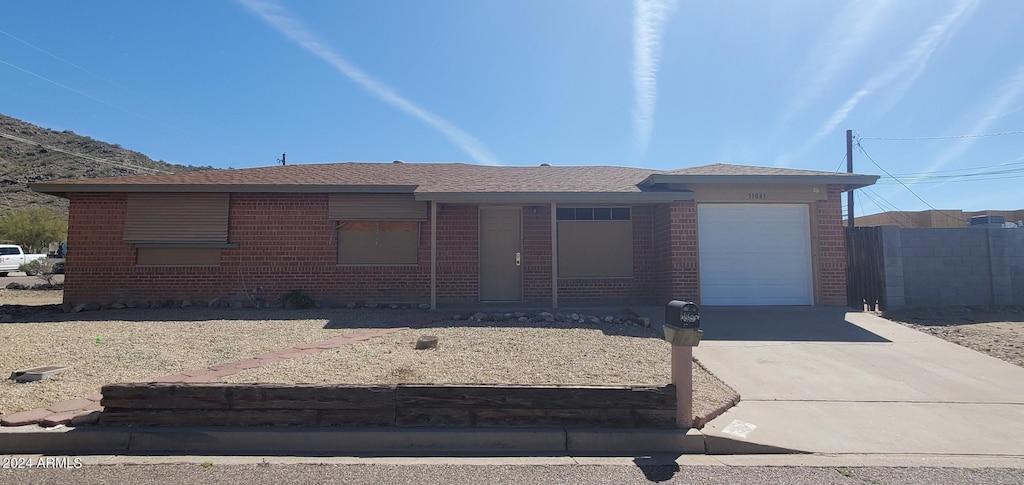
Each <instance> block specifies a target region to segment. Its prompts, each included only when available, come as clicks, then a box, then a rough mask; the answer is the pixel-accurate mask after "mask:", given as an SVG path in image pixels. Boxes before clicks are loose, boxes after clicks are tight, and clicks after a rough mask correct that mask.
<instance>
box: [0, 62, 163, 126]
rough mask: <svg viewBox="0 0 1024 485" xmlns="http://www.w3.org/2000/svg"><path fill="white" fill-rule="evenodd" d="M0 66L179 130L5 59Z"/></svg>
mask: <svg viewBox="0 0 1024 485" xmlns="http://www.w3.org/2000/svg"><path fill="white" fill-rule="evenodd" d="M0 64H4V65H7V66H9V67H11V68H14V69H17V70H19V71H21V72H24V73H25V74H28V75H31V76H35V77H37V78H39V79H42V80H43V81H46V82H48V83H51V84H53V85H55V86H60V87H62V88H64V89H67V90H68V91H71V92H72V93H75V94H77V95H79V96H84V97H86V98H89V99H91V100H93V101H95V102H97V103H102V104H105V105H107V106H110V107H111V108H115V109H119V110H121V111H124V112H125V113H128V114H130V115H132V116H136V117H139V118H141V119H144V120H146V121H152V122H153V123H159V124H161V125H164V126H166V127H168V128H174V129H178V128H177V127H176V126H174V125H170V124H167V123H164V122H163V121H160V120H157V119H153V118H150V117H148V116H145V115H142V114H139V113H136V112H134V111H132V110H130V109H127V108H123V107H121V106H118V105H116V104H114V103H111V102H110V101H104V100H102V99H100V98H97V97H96V96H92V95H90V94H86V93H84V92H82V91H79V90H77V89H75V88H73V87H71V86H68V85H66V84H62V83H60V82H57V81H54V80H53V79H50V78H48V77H46V76H42V75H39V74H36V73H34V72H32V71H29V70H28V69H25V68H23V67H19V66H16V65H14V64H11V63H10V62H7V61H5V60H3V59H0Z"/></svg>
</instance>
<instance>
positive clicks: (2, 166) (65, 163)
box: [0, 114, 212, 215]
mask: <svg viewBox="0 0 1024 485" xmlns="http://www.w3.org/2000/svg"><path fill="white" fill-rule="evenodd" d="M72 154H76V155H85V156H86V157H94V158H95V159H88V158H84V157H81V156H76V155H72ZM97 159H98V160H97ZM156 170H159V171H164V172H186V171H192V170H212V167H195V166H191V165H175V164H173V163H167V162H163V161H156V160H152V159H150V158H149V157H147V156H145V155H143V154H141V153H139V152H135V151H131V150H126V149H124V148H121V147H120V146H119V145H114V144H110V143H104V142H101V141H97V140H93V139H92V138H89V137H87V136H82V135H78V134H76V133H75V132H73V131H70V130H67V131H53V130H49V129H46V128H41V127H39V126H36V125H33V124H31V123H26V122H24V121H21V120H18V119H15V118H11V117H9V116H5V115H3V114H0V208H3V209H4V210H8V209H18V208H22V207H27V206H44V207H51V208H53V209H55V210H57V211H58V212H60V213H62V214H65V215H67V210H68V209H67V208H68V203H67V200H65V199H62V198H60V197H54V196H50V195H45V194H38V193H36V192H33V191H32V190H30V189H29V188H28V184H29V183H33V182H43V181H47V180H56V179H73V178H96V177H118V176H125V175H140V174H147V173H156V172H154V171H156Z"/></svg>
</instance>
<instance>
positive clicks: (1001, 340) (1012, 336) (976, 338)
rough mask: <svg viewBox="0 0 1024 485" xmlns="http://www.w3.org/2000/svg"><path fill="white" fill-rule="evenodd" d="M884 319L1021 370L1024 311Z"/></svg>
mask: <svg viewBox="0 0 1024 485" xmlns="http://www.w3.org/2000/svg"><path fill="white" fill-rule="evenodd" d="M882 316H883V317H884V318H886V319H889V320H892V321H894V322H899V323H902V324H904V325H906V326H908V327H911V328H915V329H917V330H920V331H922V332H925V333H928V334H931V335H934V336H936V337H939V338H941V339H943V340H948V341H950V342H953V343H955V344H959V345H963V346H964V347H967V348H970V349H973V350H977V351H978V352H982V353H985V354H988V355H991V356H992V357H995V358H997V359H1002V360H1004V361H1006V362H1009V363H1011V364H1014V365H1018V366H1021V367H1024V308H1022V307H944V308H926V309H916V310H900V311H890V312H885V313H884V314H883V315H882Z"/></svg>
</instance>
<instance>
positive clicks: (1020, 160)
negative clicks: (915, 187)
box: [897, 157, 1024, 177]
mask: <svg viewBox="0 0 1024 485" xmlns="http://www.w3.org/2000/svg"><path fill="white" fill-rule="evenodd" d="M1015 165H1022V166H1024V157H1017V158H1014V159H1013V160H1010V161H1008V162H1003V163H997V164H993V165H981V166H978V167H967V168H950V169H946V170H932V171H930V172H904V173H899V174H897V175H903V176H907V177H913V176H915V175H930V174H934V173H950V172H969V171H971V170H982V169H988V168H1000V167H1012V166H1015ZM1021 169H1022V170H1024V167H1021Z"/></svg>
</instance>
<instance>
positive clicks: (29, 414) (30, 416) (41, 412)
mask: <svg viewBox="0 0 1024 485" xmlns="http://www.w3.org/2000/svg"><path fill="white" fill-rule="evenodd" d="M51 414H53V413H52V412H50V411H47V410H45V409H32V410H30V411H22V412H20V413H14V414H12V415H10V416H4V417H3V419H0V425H3V426H26V425H29V424H36V423H38V422H40V421H42V420H43V419H45V418H46V417H47V416H49V415H51Z"/></svg>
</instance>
